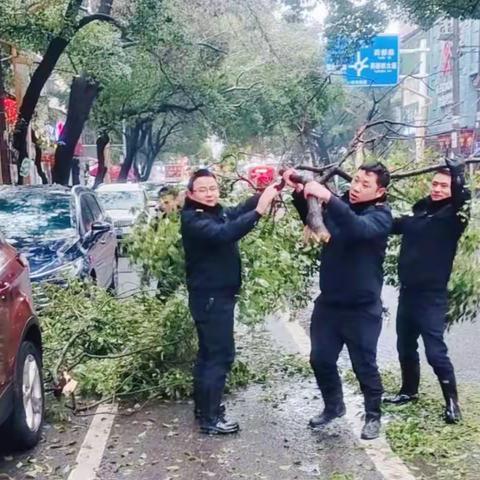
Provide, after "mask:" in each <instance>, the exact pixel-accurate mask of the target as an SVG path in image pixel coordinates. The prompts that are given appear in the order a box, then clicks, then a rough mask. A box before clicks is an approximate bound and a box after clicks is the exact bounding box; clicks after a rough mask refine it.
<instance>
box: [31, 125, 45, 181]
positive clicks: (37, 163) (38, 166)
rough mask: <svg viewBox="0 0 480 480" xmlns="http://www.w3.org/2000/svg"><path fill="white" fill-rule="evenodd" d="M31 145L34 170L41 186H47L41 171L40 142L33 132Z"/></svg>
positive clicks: (43, 173)
mask: <svg viewBox="0 0 480 480" xmlns="http://www.w3.org/2000/svg"><path fill="white" fill-rule="evenodd" d="M32 143H33V144H34V145H35V168H36V169H37V173H38V175H39V177H40V178H41V179H42V184H43V185H48V178H47V176H46V175H45V172H44V171H43V169H42V148H41V147H40V142H39V141H38V138H37V136H36V135H35V132H34V131H33V130H32Z"/></svg>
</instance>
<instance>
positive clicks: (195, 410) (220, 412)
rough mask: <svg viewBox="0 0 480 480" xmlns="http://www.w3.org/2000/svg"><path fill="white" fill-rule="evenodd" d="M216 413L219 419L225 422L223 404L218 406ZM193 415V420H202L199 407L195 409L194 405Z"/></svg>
mask: <svg viewBox="0 0 480 480" xmlns="http://www.w3.org/2000/svg"><path fill="white" fill-rule="evenodd" d="M218 412H219V413H218V415H219V417H220V419H221V420H225V412H226V409H225V405H224V404H223V403H222V404H221V405H220V408H219V411H218ZM193 414H194V416H195V420H200V419H201V418H202V411H201V410H200V407H197V406H196V405H195V408H194V409H193Z"/></svg>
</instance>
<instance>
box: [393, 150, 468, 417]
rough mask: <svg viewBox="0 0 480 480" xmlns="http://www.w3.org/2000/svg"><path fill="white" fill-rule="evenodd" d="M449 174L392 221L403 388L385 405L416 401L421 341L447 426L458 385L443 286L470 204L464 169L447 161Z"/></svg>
mask: <svg viewBox="0 0 480 480" xmlns="http://www.w3.org/2000/svg"><path fill="white" fill-rule="evenodd" d="M446 167H447V168H445V169H442V170H439V171H438V172H437V173H436V174H435V175H434V177H433V180H432V184H431V188H430V195H429V196H428V197H426V198H423V199H422V200H420V201H419V202H417V203H416V204H415V205H414V206H413V209H412V210H413V215H411V216H405V217H401V218H399V219H396V220H395V221H394V226H393V233H394V234H399V235H402V244H401V249H400V256H399V259H398V276H399V279H400V298H399V303H398V312H397V350H398V356H399V360H400V367H401V371H402V387H401V389H400V391H399V393H398V394H397V395H395V396H394V397H390V398H385V400H384V401H385V402H386V403H391V404H395V405H401V404H404V403H408V402H411V401H414V400H416V399H417V398H418V387H419V383H420V360H419V356H418V351H417V350H418V337H420V336H421V337H422V339H423V343H424V345H425V353H426V356H427V360H428V363H429V364H430V365H431V366H432V367H433V370H434V372H435V374H436V376H437V377H438V380H439V382H440V386H441V388H442V392H443V396H444V398H445V402H446V406H445V412H444V418H445V421H446V422H447V423H456V422H458V421H459V420H461V413H460V407H459V405H458V394H457V385H456V380H455V373H454V369H453V365H452V362H451V361H450V359H449V357H448V349H447V346H446V344H445V341H444V338H443V333H444V330H445V327H446V318H447V310H448V298H447V297H448V294H447V284H448V281H449V279H450V274H451V273H452V265H453V259H454V258H455V253H456V250H457V244H458V241H459V239H460V237H461V235H462V233H463V232H464V230H465V228H466V226H467V223H468V212H465V211H463V210H464V206H465V205H466V203H467V202H468V200H469V199H470V192H469V190H468V189H467V188H465V177H464V168H465V167H464V165H463V164H462V163H459V162H456V161H454V160H447V165H446Z"/></svg>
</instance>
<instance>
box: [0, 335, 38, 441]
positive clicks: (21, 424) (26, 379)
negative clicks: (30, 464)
mask: <svg viewBox="0 0 480 480" xmlns="http://www.w3.org/2000/svg"><path fill="white" fill-rule="evenodd" d="M13 390H14V392H13V394H14V399H13V401H14V403H13V412H12V414H11V416H10V418H9V419H8V420H7V422H6V424H5V429H6V430H7V432H8V435H9V437H8V438H10V440H9V443H10V442H11V443H10V445H11V446H12V447H14V448H16V449H20V450H26V449H29V448H32V447H34V446H35V445H36V444H37V443H38V441H39V440H40V436H41V433H42V424H43V417H44V409H45V396H44V390H43V377H42V360H41V355H40V351H39V349H38V347H36V346H35V345H34V344H33V343H32V342H29V341H24V342H22V344H21V345H20V349H19V351H18V355H17V361H16V364H15V377H14V384H13ZM2 436H3V435H2Z"/></svg>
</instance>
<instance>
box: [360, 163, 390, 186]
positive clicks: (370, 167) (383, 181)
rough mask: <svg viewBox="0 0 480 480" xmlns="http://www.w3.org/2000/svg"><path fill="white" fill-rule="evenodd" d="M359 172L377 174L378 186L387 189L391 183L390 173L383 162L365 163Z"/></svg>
mask: <svg viewBox="0 0 480 480" xmlns="http://www.w3.org/2000/svg"><path fill="white" fill-rule="evenodd" d="M359 170H363V171H365V172H371V173H375V174H376V175H377V185H378V186H379V187H384V188H387V187H388V184H389V183H390V172H389V171H388V169H387V167H386V166H385V165H384V164H383V163H382V162H373V163H364V164H363V165H360V168H359Z"/></svg>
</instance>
